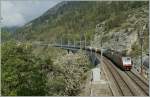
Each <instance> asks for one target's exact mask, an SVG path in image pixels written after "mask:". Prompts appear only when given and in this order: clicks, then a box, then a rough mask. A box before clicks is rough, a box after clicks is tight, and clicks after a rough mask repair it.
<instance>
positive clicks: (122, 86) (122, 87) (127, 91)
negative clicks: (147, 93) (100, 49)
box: [103, 57, 136, 96]
mask: <svg viewBox="0 0 150 97" xmlns="http://www.w3.org/2000/svg"><path fill="white" fill-rule="evenodd" d="M103 61H104V63H105V65H106V66H107V68H108V69H109V71H110V73H111V74H112V76H113V77H114V79H115V81H116V84H117V87H118V91H119V92H120V94H121V95H122V96H134V95H136V94H135V93H134V92H132V89H131V88H130V87H129V86H128V84H127V83H126V82H125V81H124V79H123V78H122V76H121V75H120V74H119V72H118V71H117V70H116V69H115V68H114V66H113V63H112V62H110V61H109V60H108V59H106V58H105V57H104V60H103Z"/></svg>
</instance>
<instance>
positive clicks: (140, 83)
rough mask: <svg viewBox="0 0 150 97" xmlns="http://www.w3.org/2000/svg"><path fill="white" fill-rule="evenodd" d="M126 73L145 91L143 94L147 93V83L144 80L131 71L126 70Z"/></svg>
mask: <svg viewBox="0 0 150 97" xmlns="http://www.w3.org/2000/svg"><path fill="white" fill-rule="evenodd" d="M126 74H127V75H128V76H129V77H130V79H131V80H133V82H134V83H135V84H136V85H137V86H138V87H139V88H140V89H141V91H143V92H144V93H145V95H147V96H148V95H149V85H148V83H146V82H144V81H143V80H142V79H141V78H140V77H139V76H137V75H136V74H134V73H133V72H132V71H126Z"/></svg>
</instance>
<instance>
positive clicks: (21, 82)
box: [1, 41, 47, 96]
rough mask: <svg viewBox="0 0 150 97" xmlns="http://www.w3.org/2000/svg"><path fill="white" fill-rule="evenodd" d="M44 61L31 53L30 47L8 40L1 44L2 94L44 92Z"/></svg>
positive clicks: (26, 94)
mask: <svg viewBox="0 0 150 97" xmlns="http://www.w3.org/2000/svg"><path fill="white" fill-rule="evenodd" d="M42 64H44V62H43V61H42V59H41V58H39V57H35V56H34V55H33V54H32V47H31V46H30V45H26V44H16V43H15V42H14V41H11V42H10V41H9V42H6V43H4V44H2V64H1V69H2V76H1V81H2V83H1V87H2V95H6V96H10V95H13V96H16V95H19V96H29V95H30V96H32V95H34V96H36V95H40V96H41V95H45V94H46V90H45V89H46V75H47V74H46V72H45V71H44V70H42V69H43V68H42Z"/></svg>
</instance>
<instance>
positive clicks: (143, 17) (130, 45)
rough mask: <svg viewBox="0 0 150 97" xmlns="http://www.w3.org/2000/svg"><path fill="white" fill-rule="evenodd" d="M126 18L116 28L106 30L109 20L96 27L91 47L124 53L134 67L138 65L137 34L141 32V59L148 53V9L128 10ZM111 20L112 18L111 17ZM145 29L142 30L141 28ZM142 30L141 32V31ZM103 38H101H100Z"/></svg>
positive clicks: (143, 7)
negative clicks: (129, 57) (128, 56)
mask: <svg viewBox="0 0 150 97" xmlns="http://www.w3.org/2000/svg"><path fill="white" fill-rule="evenodd" d="M125 17H127V18H126V19H125V20H124V21H123V22H122V23H121V24H120V25H119V26H118V27H113V28H111V29H109V30H107V27H108V25H107V24H108V23H109V20H106V21H104V22H102V23H100V24H98V25H103V26H102V27H101V28H100V27H97V28H96V34H95V36H94V41H93V42H92V46H95V47H98V48H100V47H101V45H100V44H101V41H100V40H101V39H102V43H103V44H102V45H103V48H110V49H115V50H117V51H125V52H126V53H127V54H128V55H130V56H131V57H132V59H133V61H134V63H135V64H136V65H140V52H141V51H140V50H141V47H140V39H139V36H138V32H139V33H142V32H143V37H144V39H143V40H144V42H143V57H144V56H145V55H146V53H148V44H149V37H148V35H149V32H148V7H147V6H142V7H140V8H137V9H132V10H128V11H127V12H126V13H125ZM112 18H113V17H112ZM144 26H145V28H144V29H143V27H144ZM142 29H143V30H142ZM102 36H103V37H102Z"/></svg>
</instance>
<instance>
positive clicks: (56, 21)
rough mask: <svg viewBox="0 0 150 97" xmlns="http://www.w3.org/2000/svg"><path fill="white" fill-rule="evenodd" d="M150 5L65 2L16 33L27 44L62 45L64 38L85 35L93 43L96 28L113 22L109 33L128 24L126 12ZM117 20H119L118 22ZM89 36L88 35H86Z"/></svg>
mask: <svg viewBox="0 0 150 97" xmlns="http://www.w3.org/2000/svg"><path fill="white" fill-rule="evenodd" d="M147 4H148V2H137V1H136V2H110V1H109V2H106V1H102V2H98V1H64V2H61V3H59V4H57V5H56V6H55V7H53V8H51V9H49V10H48V11H47V12H45V13H44V14H43V15H42V16H40V17H39V18H37V19H35V20H33V21H31V22H29V23H28V24H26V25H25V26H24V27H22V28H20V29H18V30H17V34H19V35H20V37H19V35H18V37H19V38H23V39H25V40H31V41H33V40H34V41H35V40H42V41H52V42H54V41H60V38H61V37H63V40H64V42H67V39H68V38H69V39H70V40H72V41H73V40H74V39H76V40H79V39H80V36H81V35H83V34H85V36H86V37H87V40H88V41H90V40H91V39H92V37H94V32H95V27H96V24H98V23H101V22H103V21H105V20H108V19H111V18H113V21H111V22H110V23H109V25H108V26H107V29H112V28H114V27H117V26H119V25H120V24H121V23H123V22H124V21H125V20H126V18H127V17H126V11H128V10H132V9H136V8H138V7H141V6H144V5H147ZM115 19H116V20H115ZM85 32H86V33H85Z"/></svg>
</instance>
